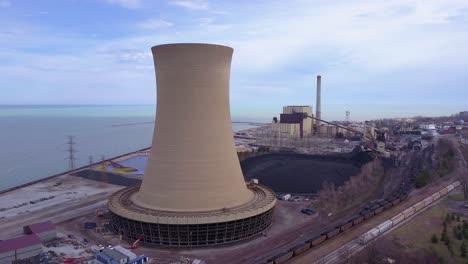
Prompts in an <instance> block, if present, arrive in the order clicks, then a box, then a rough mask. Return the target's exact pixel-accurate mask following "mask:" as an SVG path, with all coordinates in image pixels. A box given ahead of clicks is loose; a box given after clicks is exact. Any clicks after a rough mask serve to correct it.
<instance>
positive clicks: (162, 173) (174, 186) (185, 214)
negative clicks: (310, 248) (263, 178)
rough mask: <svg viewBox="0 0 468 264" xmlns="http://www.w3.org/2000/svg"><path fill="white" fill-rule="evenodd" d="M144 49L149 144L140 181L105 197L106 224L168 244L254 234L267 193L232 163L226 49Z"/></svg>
mask: <svg viewBox="0 0 468 264" xmlns="http://www.w3.org/2000/svg"><path fill="white" fill-rule="evenodd" d="M152 52H153V59H154V65H155V70H156V84H157V104H156V105H157V109H156V110H157V111H156V122H155V129H154V135H153V144H152V148H151V152H150V155H149V159H148V165H147V168H146V172H145V175H144V177H143V181H142V184H141V186H140V187H131V188H126V189H123V190H121V191H118V192H117V193H115V194H113V195H112V196H111V198H110V200H109V205H108V207H109V210H110V212H111V226H112V227H113V228H114V229H115V230H116V231H118V232H121V233H122V234H123V235H124V236H125V237H127V238H128V239H136V238H139V237H142V238H143V242H144V243H147V244H149V245H170V246H203V245H211V244H224V243H228V242H233V241H238V240H242V239H247V238H250V237H252V236H255V235H257V234H258V233H261V232H262V231H263V230H265V229H266V228H268V227H269V226H270V224H271V220H272V212H273V208H274V204H275V196H274V193H273V192H272V191H271V190H270V189H268V188H266V187H264V186H261V185H258V184H253V183H250V184H246V183H245V181H244V177H243V175H242V171H241V168H240V165H239V159H238V156H237V153H236V150H235V146H234V141H233V132H232V125H231V116H230V107H229V79H230V68H231V58H232V54H233V49H232V48H229V47H225V46H220V45H210V44H168V45H160V46H155V47H153V48H152ZM244 224H245V225H244ZM161 230H163V231H161Z"/></svg>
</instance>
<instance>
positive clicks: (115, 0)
mask: <svg viewBox="0 0 468 264" xmlns="http://www.w3.org/2000/svg"><path fill="white" fill-rule="evenodd" d="M105 1H106V2H107V3H110V4H116V5H119V6H121V7H123V8H128V9H137V8H140V7H141V6H142V4H141V0H105Z"/></svg>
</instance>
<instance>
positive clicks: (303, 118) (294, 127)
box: [272, 106, 313, 138]
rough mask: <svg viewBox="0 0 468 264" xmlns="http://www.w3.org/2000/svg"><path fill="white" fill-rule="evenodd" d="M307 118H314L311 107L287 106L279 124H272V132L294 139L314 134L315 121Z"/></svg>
mask: <svg viewBox="0 0 468 264" xmlns="http://www.w3.org/2000/svg"><path fill="white" fill-rule="evenodd" d="M307 116H312V107H311V106H285V107H283V113H282V114H280V120H279V123H273V124H272V130H273V132H274V133H281V134H284V135H287V136H293V137H301V138H302V137H304V136H309V135H311V134H312V133H313V121H312V119H311V118H307Z"/></svg>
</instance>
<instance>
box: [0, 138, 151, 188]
mask: <svg viewBox="0 0 468 264" xmlns="http://www.w3.org/2000/svg"><path fill="white" fill-rule="evenodd" d="M149 149H151V147H147V148H143V149H139V150H136V151H132V152H129V153H125V154H122V155H118V156H115V157H111V158H109V159H105V160H101V161H98V162H94V163H92V164H87V165H85V166H81V167H78V168H76V169H73V170H68V171H64V172H60V173H57V174H54V175H51V176H48V177H45V178H42V179H38V180H34V181H31V182H27V183H23V184H20V185H18V186H14V187H10V188H7V189H5V190H1V191H0V195H1V194H5V193H8V192H11V191H14V190H18V189H21V188H24V187H27V186H30V185H33V184H36V183H40V182H43V181H47V180H50V179H53V178H57V177H59V176H63V175H67V174H71V173H74V172H78V171H80V170H83V169H86V168H89V167H92V166H96V165H99V164H101V163H102V162H106V161H107V162H108V161H111V160H114V159H118V158H122V157H125V156H128V155H132V154H136V153H138V152H142V151H145V150H149Z"/></svg>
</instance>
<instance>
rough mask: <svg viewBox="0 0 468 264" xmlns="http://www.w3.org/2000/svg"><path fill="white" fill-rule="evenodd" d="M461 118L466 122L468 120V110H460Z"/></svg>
mask: <svg viewBox="0 0 468 264" xmlns="http://www.w3.org/2000/svg"><path fill="white" fill-rule="evenodd" d="M460 119H461V120H463V121H465V122H468V111H462V112H460Z"/></svg>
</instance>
